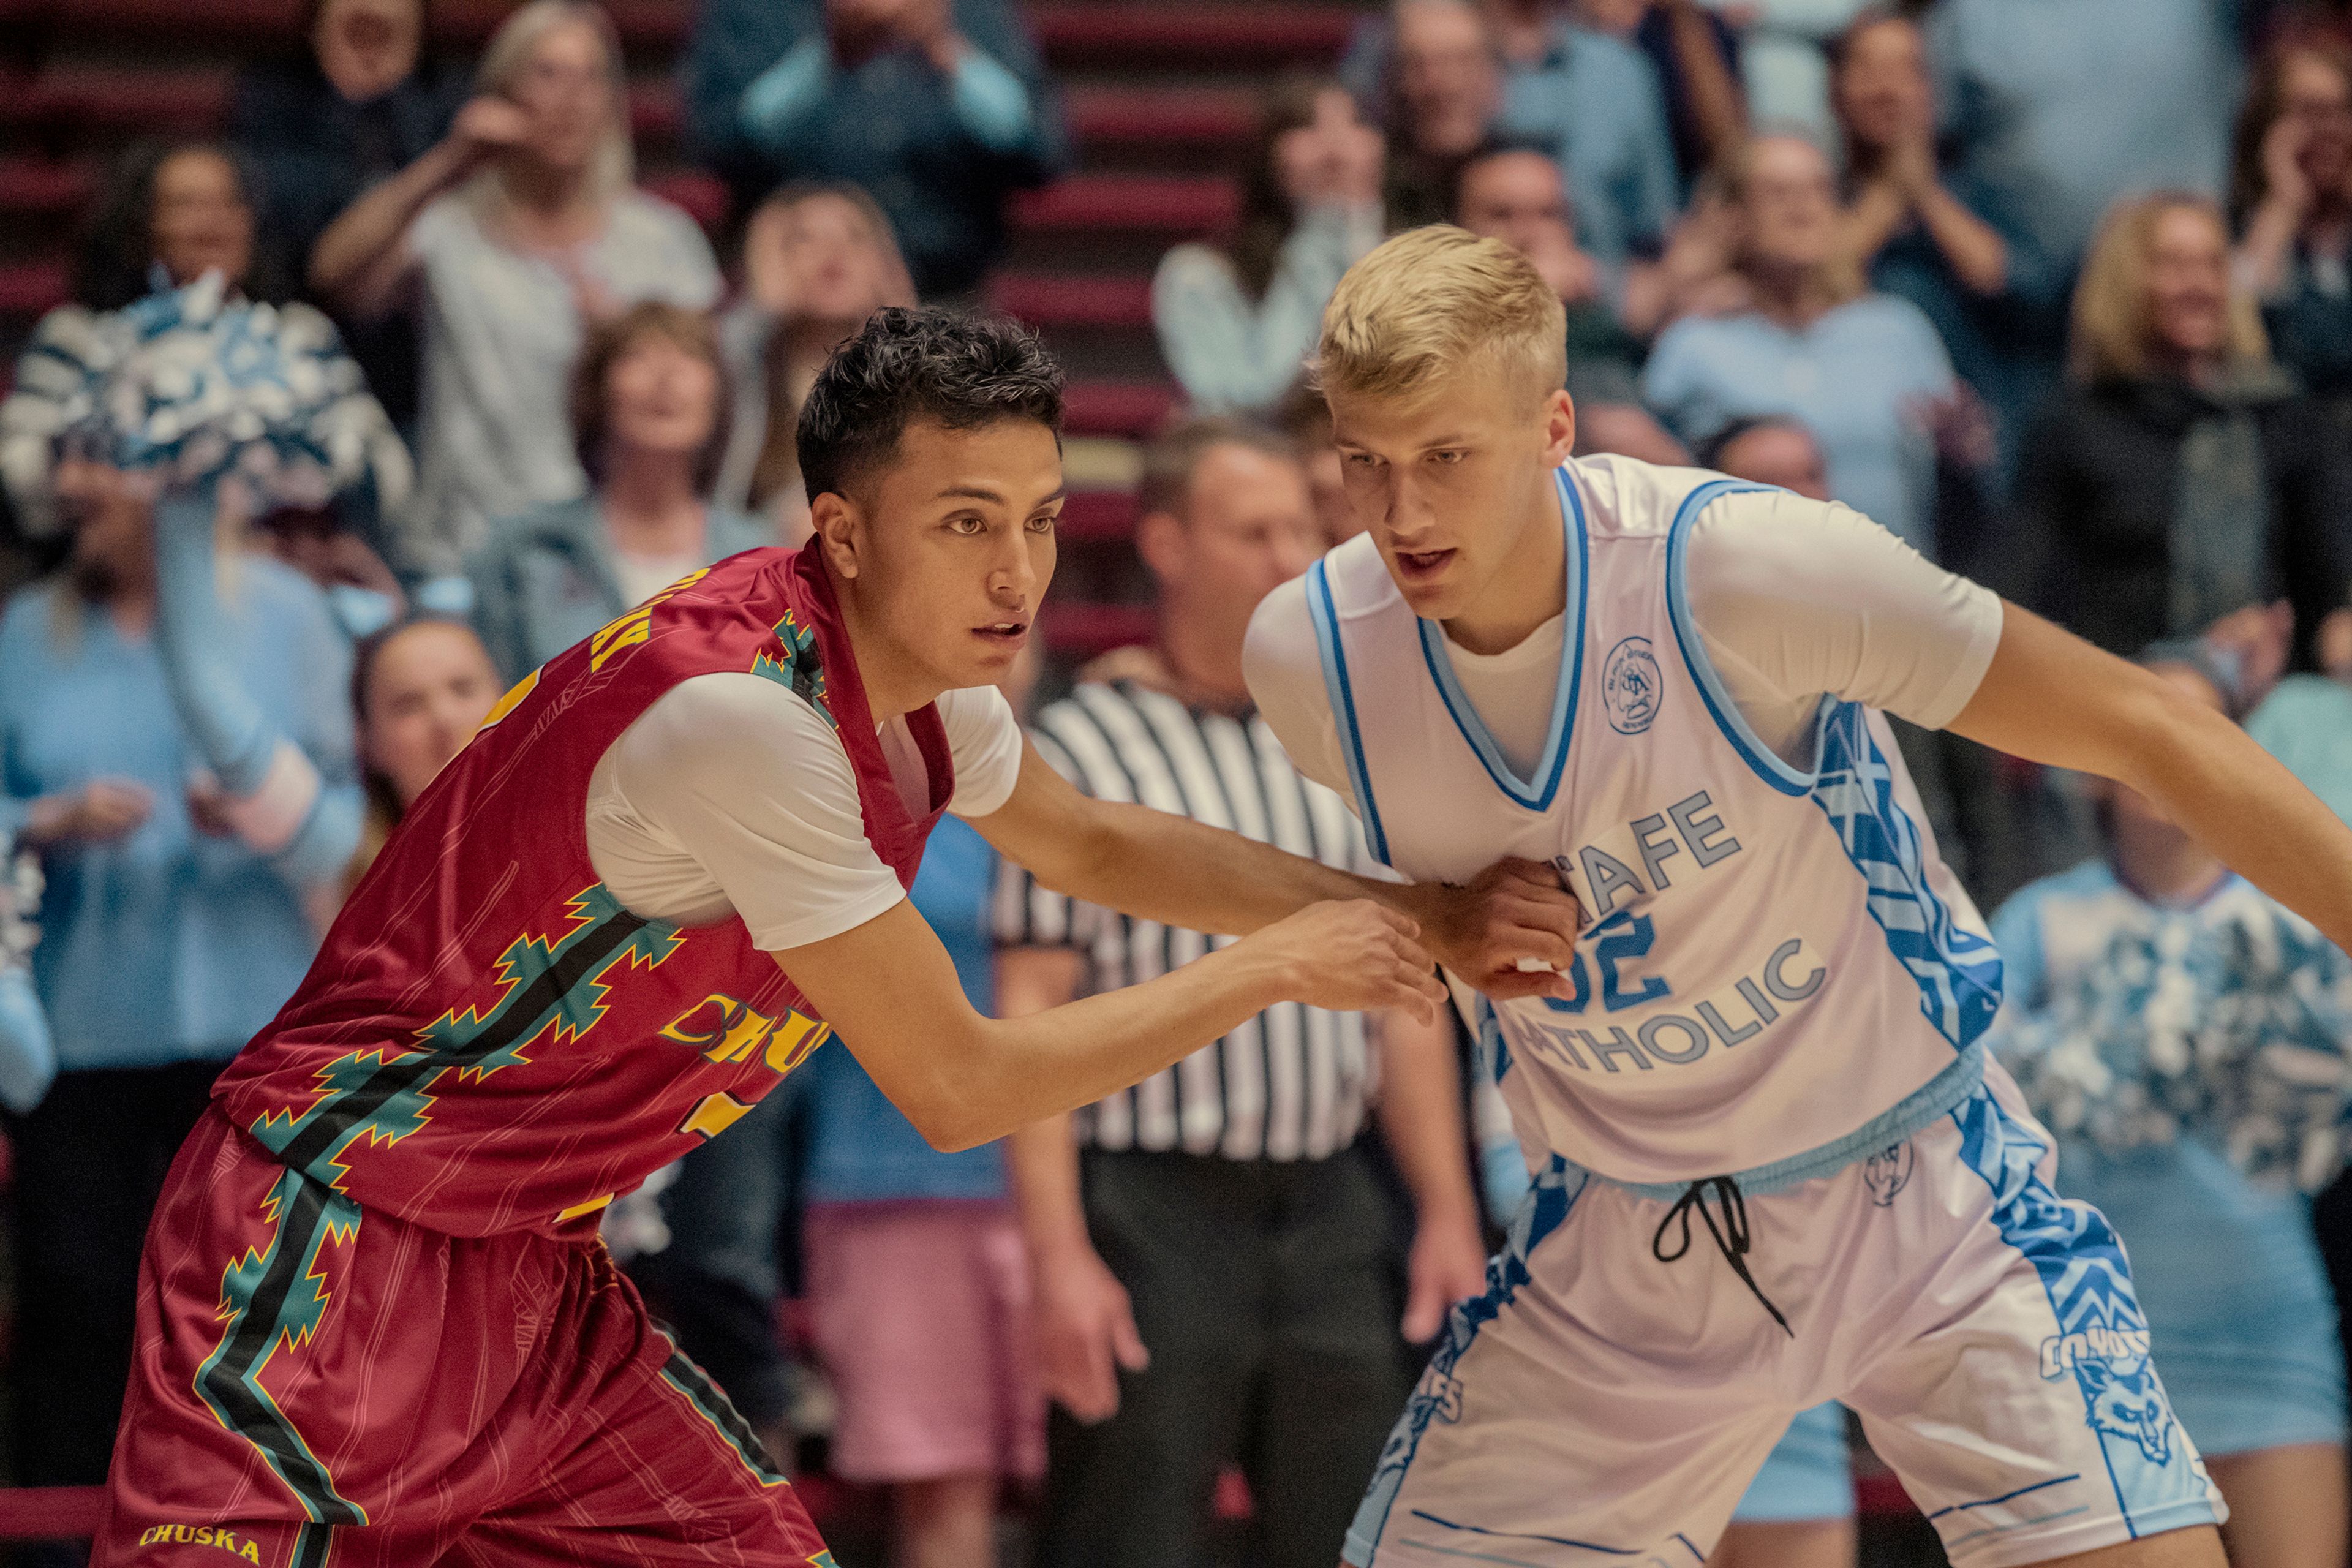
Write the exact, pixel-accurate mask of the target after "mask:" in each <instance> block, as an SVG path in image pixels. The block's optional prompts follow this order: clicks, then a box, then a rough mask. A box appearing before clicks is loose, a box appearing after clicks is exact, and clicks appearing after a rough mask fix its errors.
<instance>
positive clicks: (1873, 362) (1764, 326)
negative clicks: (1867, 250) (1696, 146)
mask: <svg viewBox="0 0 2352 1568" xmlns="http://www.w3.org/2000/svg"><path fill="white" fill-rule="evenodd" d="M1727 186H1728V195H1729V196H1730V199H1731V202H1732V205H1733V208H1734V211H1735V213H1736V215H1737V218H1738V230H1739V236H1740V237H1739V240H1738V263H1737V266H1738V274H1739V277H1740V279H1742V280H1743V281H1744V282H1745V284H1746V285H1747V288H1748V296H1749V301H1750V302H1749V305H1748V308H1747V309H1745V310H1739V311H1737V312H1736V313H1733V314H1729V315H1724V316H1690V317H1685V318H1684V319H1683V320H1682V321H1677V322H1676V323H1675V325H1674V326H1672V327H1670V328H1668V329H1667V330H1666V331H1665V332H1664V334H1663V335H1662V336H1661V337H1660V338H1659V339H1658V343H1657V347H1656V349H1655V350H1654V352H1653V353H1651V355H1650V361H1649V365H1648V367H1647V370H1646V371H1645V373H1644V374H1643V399H1644V401H1646V402H1647V403H1648V404H1649V405H1650V406H1651V408H1652V409H1653V410H1654V411H1655V412H1656V413H1657V415H1658V416H1659V417H1660V418H1661V419H1663V420H1664V422H1665V424H1666V426H1667V427H1668V428H1670V429H1671V430H1673V431H1674V433H1675V435H1676V436H1677V437H1681V439H1682V440H1683V441H1685V443H1687V444H1688V445H1690V446H1692V447H1700V446H1704V445H1705V444H1706V443H1707V442H1708V441H1709V440H1711V439H1713V438H1714V437H1716V436H1717V434H1718V433H1719V432H1721V431H1722V430H1723V429H1724V428H1725V427H1726V426H1729V425H1731V424H1733V423H1735V422H1736V421H1738V420H1741V419H1750V418H1757V417H1761V416H1790V417H1793V418H1795V419H1798V420H1800V421H1801V422H1802V423H1803V424H1804V425H1805V426H1807V427H1808V428H1810V429H1811V431H1812V432H1813V435H1814V437H1815V439H1816V440H1818V441H1819V442H1820V444H1821V448H1822V456H1823V457H1824V458H1827V459H1828V463H1829V481H1830V491H1831V493H1832V495H1833V496H1835V497H1836V499H1838V500H1841V501H1843V502H1844V503H1845V504H1846V505H1848V506H1851V507H1853V509H1854V510H1857V511H1861V512H1864V513H1865V514H1867V515H1868V516H1870V517H1871V518H1873V519H1874V520H1876V521H1879V522H1881V523H1883V524H1885V526H1886V527H1887V528H1889V529H1891V530H1893V531H1895V533H1896V534H1898V535H1899V536H1901V537H1902V538H1903V539H1904V540H1906V541H1907V542H1909V543H1911V544H1912V545H1914V546H1916V548H1918V549H1919V550H1920V551H1921V552H1924V553H1927V554H1928V555H1930V556H1932V555H1933V554H1934V553H1935V548H1936V533H1935V495H1936V443H1935V437H1934V436H1933V434H1932V431H1933V428H1934V426H1935V422H1936V419H1937V414H1936V410H1937V407H1938V405H1944V404H1946V403H1948V400H1950V399H1952V398H1953V396H1954V395H1955V393H1956V391H1957V388H1958V384H1957V383H1956V382H1955V380H1954V379H1953V375H1952V366H1951V362H1950V360H1948V358H1947V357H1946V356H1945V353H1944V345H1943V344H1942V342H1940V341H1938V340H1937V336H1936V330H1935V328H1934V327H1933V326H1931V325H1930V324H1929V323H1928V321H1927V317H1925V316H1924V315H1922V314H1920V312H1919V310H1918V309H1917V308H1916V306H1914V305H1912V304H1910V303H1909V302H1908V301H1906V300H1897V299H1895V298H1893V297H1892V296H1889V295H1885V294H1874V293H1870V292H1868V291H1866V290H1865V289H1864V288H1863V286H1862V281H1861V279H1859V277H1857V276H1855V275H1854V274H1853V269H1852V268H1851V267H1850V266H1848V265H1846V264H1843V263H1842V262H1841V261H1840V259H1839V233H1838V229H1839V218H1840V215H1839V209H1838V205H1837V193H1836V188H1835V186H1834V184H1833V183H1832V175H1831V173H1830V165H1829V160H1828V158H1827V157H1826V156H1824V155H1823V154H1822V151H1821V150H1820V149H1819V148H1817V147H1815V146H1814V145H1813V144H1812V143H1811V142H1806V141H1804V140H1802V139H1801V138H1798V137H1793V136H1767V137H1763V138H1759V140H1758V141H1757V142H1754V143H1753V144H1752V145H1751V146H1750V147H1749V149H1748V152H1747V153H1746V154H1745V156H1744V157H1743V158H1741V159H1740V160H1739V161H1738V163H1736V164H1735V165H1734V167H1733V169H1732V170H1731V172H1730V177H1729V179H1728V180H1727Z"/></svg>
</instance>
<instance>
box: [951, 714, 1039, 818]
mask: <svg viewBox="0 0 2352 1568" xmlns="http://www.w3.org/2000/svg"><path fill="white" fill-rule="evenodd" d="M939 706H940V723H941V724H943V725H944V726H945V727H946V729H947V732H948V754H949V755H950V757H952V758H953V759H954V760H955V798H954V799H952V800H950V801H949V802H948V809H949V810H950V811H952V812H954V813H955V814H956V815H957V816H966V817H971V816H987V815H988V814H989V813H991V812H992V811H994V810H995V809H996V808H997V807H999V806H1001V805H1003V804H1004V803H1005V802H1006V801H1008V800H1010V799H1012V798H1013V785H1014V784H1018V783H1019V782H1020V780H1021V721H1020V720H1019V719H1017V718H1015V717H1013V704H1012V703H1010V702H1007V701H1006V700H1004V693H1003V692H1002V691H999V690H998V689H996V688H994V687H993V686H975V687H972V688H971V689H969V690H964V691H949V692H943V693H941V694H940V704H939Z"/></svg>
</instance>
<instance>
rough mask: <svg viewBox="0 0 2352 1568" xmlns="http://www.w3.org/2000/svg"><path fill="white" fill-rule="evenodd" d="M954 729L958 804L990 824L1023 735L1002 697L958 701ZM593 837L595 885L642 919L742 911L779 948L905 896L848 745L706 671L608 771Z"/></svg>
mask: <svg viewBox="0 0 2352 1568" xmlns="http://www.w3.org/2000/svg"><path fill="white" fill-rule="evenodd" d="M940 721H941V723H942V725H943V727H944V728H945V729H946V731H947V737H948V750H949V754H950V757H951V758H952V760H953V763H954V765H955V772H956V792H955V797H954V799H953V801H952V802H951V803H950V804H951V805H952V806H953V808H954V809H955V810H956V811H957V812H959V813H961V814H962V815H965V816H986V815H988V813H990V812H992V811H994V810H995V809H996V808H997V807H999V806H1001V805H1003V804H1004V801H1005V798H1006V797H1007V796H1009V795H1011V794H1012V793H1013V783H1014V781H1015V779H1016V778H1018V776H1019V774H1020V769H1021V726H1020V724H1019V723H1018V722H1017V721H1015V720H1014V719H1013V710H1012V708H1011V707H1010V706H1009V705H1008V704H1007V703H1006V702H1005V700H1004V698H1003V695H1002V694H1001V693H999V692H998V691H997V690H996V689H995V688H993V687H980V688H976V689H972V690H969V691H950V692H948V693H946V694H945V695H944V696H942V697H941V698H940ZM912 750H913V749H912V747H911V746H909V747H908V748H907V751H908V753H909V754H910V755H911V754H912ZM918 772H919V769H918ZM912 784H913V786H914V787H915V788H916V795H917V799H918V801H919V800H920V799H921V798H922V796H923V794H924V792H923V790H922V789H921V788H920V787H919V786H920V781H919V778H918V779H917V780H914V781H912ZM587 828H588V855H589V859H590V861H591V862H592V863H593V865H594V867H595V868H596V874H597V875H598V876H599V877H602V878H603V879H604V884H605V886H607V887H608V888H610V889H612V890H613V894H614V897H615V898H617V899H619V900H621V902H622V903H623V904H624V905H625V906H626V907H627V908H628V909H630V910H634V911H635V912H636V913H638V914H641V915H645V916H647V917H649V918H651V919H655V920H666V921H676V922H677V923H678V924H681V925H707V924H709V923H711V922H713V921H721V920H724V919H726V918H727V916H728V915H729V913H730V912H732V913H736V914H740V915H741V916H742V917H743V923H744V925H745V926H746V927H747V928H748V929H749V930H750V931H751V940H752V941H753V942H756V943H758V944H759V946H761V948H763V949H766V950H768V951H770V952H773V951H776V950H778V949H782V948H788V947H799V946H802V945H803V944H805V943H808V942H821V941H823V940H824V938H826V937H829V936H838V935H840V934H841V933H842V932H843V931H850V930H854V929H855V928H856V927H858V926H861V925H864V924H865V923H866V921H870V920H872V919H874V918H875V917H876V916H877V915H879V914H882V913H884V912H885V911H887V910H889V909H891V908H892V907H893V906H895V905H896V904H897V903H898V900H901V899H903V898H905V897H906V891H905V889H902V888H901V887H900V886H899V885H898V875H897V873H896V872H894V871H892V870H891V869H890V868H889V867H888V866H887V865H886V864H885V863H884V862H883V860H882V858H881V857H880V856H879V855H877V854H876V853H875V851H874V847H873V845H872V844H871V843H869V842H868V841H867V839H866V816H865V812H864V810H863V809H862V807H861V806H860V805H859V803H858V798H857V776H856V772H855V771H854V770H853V769H852V768H851V766H850V763H849V753H848V752H846V751H845V749H844V748H843V746H842V743H841V737H840V736H839V735H837V734H836V733H835V731H834V728H833V725H832V723H831V722H830V721H828V720H827V719H826V718H825V717H824V714H822V713H820V712H818V711H817V710H816V709H814V707H812V706H810V704H809V703H808V701H807V700H805V699H803V698H801V697H799V696H797V695H795V694H794V693H793V691H791V690H790V689H787V688H785V687H783V686H781V685H779V684H778V683H777V682H775V681H772V680H770V679H766V678H765V677H762V676H757V675H751V674H749V673H742V672H731V671H730V672H722V673H718V674H712V675H698V676H695V677H693V678H692V679H688V680H683V681H680V682H679V683H678V684H677V686H675V687H673V688H671V689H669V690H668V691H667V692H664V693H663V694H662V695H661V696H660V697H658V698H656V699H655V700H654V702H653V704H652V705H651V706H650V707H648V708H647V709H646V710H645V712H643V713H642V714H640V715H638V717H637V720H636V721H635V723H633V724H631V725H630V726H629V727H628V729H626V730H625V731H622V734H621V737H620V739H619V740H617V741H614V742H613V744H612V745H611V746H610V747H609V748H608V749H607V750H606V751H605V752H604V756H603V758H601V759H600V760H599V761H598V763H597V764H596V770H595V773H594V774H593V776H592V778H591V779H590V782H589V788H588V821H587Z"/></svg>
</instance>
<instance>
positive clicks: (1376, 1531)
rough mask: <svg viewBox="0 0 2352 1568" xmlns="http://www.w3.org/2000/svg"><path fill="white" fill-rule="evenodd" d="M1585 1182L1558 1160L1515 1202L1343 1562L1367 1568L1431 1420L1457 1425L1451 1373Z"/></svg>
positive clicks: (1393, 1441) (1427, 1372) (1387, 1457)
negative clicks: (1482, 1284)
mask: <svg viewBox="0 0 2352 1568" xmlns="http://www.w3.org/2000/svg"><path fill="white" fill-rule="evenodd" d="M1590 1180H1591V1178H1590V1177H1589V1176H1588V1175H1587V1174H1586V1173H1585V1172H1584V1171H1583V1170H1581V1169H1580V1168H1579V1167H1577V1166H1575V1165H1571V1164H1570V1163H1568V1162H1567V1161H1566V1160H1563V1159H1561V1158H1560V1157H1559V1155H1557V1154H1555V1155H1553V1156H1552V1157H1551V1161H1550V1163H1549V1164H1547V1165H1546V1166H1545V1167H1544V1168H1543V1169H1542V1170H1541V1171H1538V1173H1536V1178H1535V1184H1534V1185H1532V1186H1530V1187H1529V1188H1528V1195H1527V1196H1526V1197H1524V1198H1522V1199H1520V1200H1519V1212H1518V1213H1517V1214H1516V1215H1513V1216H1512V1217H1511V1233H1510V1237H1509V1239H1507V1241H1505V1242H1504V1244H1503V1250H1502V1251H1500V1252H1498V1253H1496V1255H1495V1256H1494V1257H1493V1258H1489V1259H1487V1261H1486V1293H1485V1294H1484V1295H1480V1296H1473V1297H1472V1298H1470V1300H1466V1301H1460V1302H1456V1303H1455V1304H1454V1310H1452V1311H1451V1312H1449V1313H1448V1314H1447V1315H1446V1321H1445V1337H1444V1340H1443V1341H1442V1342H1440V1343H1439V1344H1438V1346H1437V1350H1436V1352H1435V1353H1433V1355H1432V1356H1431V1357H1430V1358H1429V1364H1428V1365H1427V1366H1426V1367H1425V1368H1423V1371H1422V1374H1421V1381H1420V1383H1418V1384H1415V1385H1414V1387H1413V1391H1412V1398H1410V1399H1408V1400H1407V1401H1405V1407H1404V1415H1402V1416H1401V1417H1399V1418H1398V1420H1397V1424H1396V1426H1395V1427H1394V1428H1393V1429H1392V1430H1391V1432H1390V1433H1389V1440H1388V1442H1387V1444H1386V1445H1385V1446H1383V1447H1381V1461H1380V1465H1379V1468H1376V1469H1375V1470H1373V1472H1372V1481H1371V1486H1370V1488H1369V1489H1367V1490H1366V1491H1365V1493H1364V1500H1363V1502H1362V1503H1361V1504H1360V1505H1359V1506H1358V1507H1357V1510H1356V1517H1355V1519H1354V1521H1352V1522H1351V1523H1349V1526H1348V1539H1347V1543H1346V1545H1345V1546H1344V1547H1343V1548H1342V1550H1341V1552H1340V1558H1341V1560H1342V1561H1343V1562H1346V1563H1353V1564H1355V1565H1356V1568H1366V1565H1368V1564H1369V1563H1370V1562H1371V1561H1372V1557H1373V1554H1374V1553H1375V1552H1377V1551H1378V1549H1379V1547H1380V1541H1381V1531H1385V1530H1386V1529H1387V1528H1388V1521H1389V1510H1391V1508H1393V1507H1394V1506H1395V1505H1396V1500H1397V1493H1398V1492H1399V1491H1400V1490H1402V1489H1403V1487H1404V1473H1405V1471H1406V1469H1407V1468H1410V1467H1411V1466H1412V1458H1413V1455H1414V1454H1415V1453H1416V1452H1417V1451H1418V1450H1419V1449H1420V1447H1421V1435H1422V1433H1423V1431H1424V1430H1425V1429H1426V1428H1427V1427H1428V1426H1429V1424H1430V1422H1431V1421H1432V1420H1444V1421H1455V1420H1459V1419H1460V1418H1461V1414H1462V1409H1461V1387H1460V1385H1459V1384H1456V1383H1455V1382H1454V1368H1455V1367H1457V1366H1459V1365H1461V1364H1462V1358H1463V1356H1465V1354H1467V1353H1468V1352H1469V1350H1470V1344H1471V1342H1472V1341H1474V1340H1475V1339H1476V1338H1477V1337H1478V1331H1479V1330H1480V1329H1482V1328H1484V1327H1485V1326H1486V1324H1488V1323H1490V1322H1493V1321H1495V1319H1496V1317H1497V1316H1498V1315H1499V1314H1500V1313H1501V1312H1502V1310H1503V1309H1504V1308H1506V1307H1507V1306H1509V1305H1510V1304H1511V1300H1512V1298H1513V1297H1515V1296H1517V1294H1518V1292H1519V1287H1521V1286H1522V1285H1527V1284H1530V1283H1532V1282H1533V1280H1534V1278H1535V1277H1534V1275H1533V1274H1531V1273H1530V1272H1529V1271H1528V1258H1531V1257H1533V1256H1534V1254H1535V1249H1536V1248H1537V1247H1539V1246H1541V1245H1542V1244H1543V1242H1544V1240H1545V1238H1546V1237H1549V1236H1550V1235H1552V1233H1553V1232H1555V1231H1557V1230H1559V1227H1560V1226H1563V1225H1565V1224H1566V1223H1567V1222H1568V1216H1569V1215H1570V1213H1572V1212H1574V1210H1575V1208H1576V1200H1577V1199H1578V1198H1580V1197H1581V1196H1583V1195H1584V1189H1585V1186H1586V1184H1587V1183H1588V1182H1589V1181H1590ZM1449 1405H1451V1408H1448V1406H1449Z"/></svg>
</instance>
